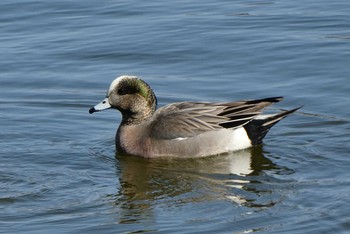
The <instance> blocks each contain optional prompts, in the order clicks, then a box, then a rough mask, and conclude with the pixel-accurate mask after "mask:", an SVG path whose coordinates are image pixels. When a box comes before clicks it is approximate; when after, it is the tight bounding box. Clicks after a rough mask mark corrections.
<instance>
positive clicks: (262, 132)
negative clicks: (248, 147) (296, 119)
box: [244, 106, 302, 145]
mask: <svg viewBox="0 0 350 234" xmlns="http://www.w3.org/2000/svg"><path fill="white" fill-rule="evenodd" d="M301 107H302V106H301ZM301 107H298V108H295V109H292V110H288V111H283V112H281V113H277V114H273V115H261V116H258V118H255V119H253V120H252V121H251V122H249V123H248V124H246V125H244V129H245V130H246V132H247V134H248V137H249V139H250V140H251V141H252V145H259V144H261V143H262V140H263V138H264V137H265V136H266V134H267V133H268V131H269V130H270V128H271V127H272V126H273V125H275V124H276V123H278V122H279V121H280V120H282V119H284V118H285V117H287V116H288V115H290V114H292V113H293V112H295V111H297V110H299V109H300V108H301Z"/></svg>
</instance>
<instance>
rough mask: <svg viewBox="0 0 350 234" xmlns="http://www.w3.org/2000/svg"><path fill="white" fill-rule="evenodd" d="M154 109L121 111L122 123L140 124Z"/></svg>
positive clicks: (150, 115) (149, 116)
mask: <svg viewBox="0 0 350 234" xmlns="http://www.w3.org/2000/svg"><path fill="white" fill-rule="evenodd" d="M153 113H154V111H152V110H148V111H138V112H132V111H130V110H128V111H122V124H125V125H137V124H140V123H142V122H144V121H146V120H147V119H149V118H151V117H152V115H153Z"/></svg>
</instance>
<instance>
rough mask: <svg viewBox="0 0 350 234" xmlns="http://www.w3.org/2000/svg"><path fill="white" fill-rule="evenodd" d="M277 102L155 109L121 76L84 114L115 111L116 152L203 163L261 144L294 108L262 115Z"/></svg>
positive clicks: (146, 93)
mask: <svg viewBox="0 0 350 234" xmlns="http://www.w3.org/2000/svg"><path fill="white" fill-rule="evenodd" d="M281 100H282V97H271V98H265V99H259V100H250V101H238V102H216V103H210V102H178V103H172V104H169V105H166V106H163V107H161V108H159V109H156V107H157V98H156V96H155V94H154V92H153V90H152V89H151V87H150V86H149V85H148V84H147V83H146V82H144V81H143V80H141V79H139V78H137V77H135V76H120V77H118V78H116V79H115V80H114V81H113V82H112V83H111V85H110V87H109V89H108V91H107V95H106V98H105V99H103V100H102V102H100V103H99V104H97V105H96V106H94V107H92V108H91V109H90V110H89V113H90V114H92V113H94V112H97V111H101V110H105V109H109V108H114V109H117V110H119V111H120V112H121V113H122V121H121V124H120V126H119V128H118V131H117V133H116V138H115V142H116V148H117V151H118V152H122V153H126V154H131V155H138V156H142V157H146V158H153V157H187V158H188V157H204V156H209V155H217V154H222V153H225V152H229V151H236V150H242V149H246V148H249V147H251V146H254V145H258V144H261V143H262V139H263V138H264V136H265V135H266V133H267V132H268V131H269V129H270V128H271V127H272V126H273V125H274V124H276V123H277V122H278V121H280V120H281V119H283V118H285V117H286V116H288V115H289V114H291V113H293V112H294V111H296V110H297V109H299V108H296V109H293V110H289V111H283V112H279V113H277V114H269V115H263V114H261V112H262V110H263V109H264V108H265V107H267V106H269V105H271V104H273V103H276V102H279V101H281Z"/></svg>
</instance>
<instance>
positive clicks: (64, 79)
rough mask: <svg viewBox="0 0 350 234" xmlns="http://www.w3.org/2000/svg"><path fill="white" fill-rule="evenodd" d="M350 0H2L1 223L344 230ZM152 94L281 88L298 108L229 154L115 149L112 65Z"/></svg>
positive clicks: (60, 228)
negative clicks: (146, 155)
mask: <svg viewBox="0 0 350 234" xmlns="http://www.w3.org/2000/svg"><path fill="white" fill-rule="evenodd" d="M349 9H350V2H349V1H347V0H339V1H335V2H329V1H322V0H314V1H312V0H309V1H303V2H302V3H301V2H298V1H285V0H281V1H256V0H252V1H234V2H231V1H212V0H205V1H193V0H192V1H180V2H179V1H176V2H174V3H171V2H167V3H165V2H160V1H159V2H158V1H153V2H152V3H150V2H147V1H125V2H121V1H119V2H117V1H103V2H99V1H80V2H78V1H31V0H18V1H8V0H3V1H1V3H0V13H1V14H0V22H1V29H0V30H1V34H0V52H1V53H0V54H1V55H0V56H1V60H0V64H1V65H0V67H1V69H0V84H1V85H0V105H1V111H0V126H1V131H0V165H1V167H0V232H2V233H40V232H50V233H96V232H101V233H133V232H140V233H142V232H151V233H157V232H158V233H204V232H208V233H210V232H211V233H213V232H215V233H249V232H259V233H260V232H262V233H281V232H288V233H329V232H337V233H346V232H349V229H350V218H349V215H350V211H349V209H348V204H349V202H350V197H349V193H350V179H349V178H350V177H349V167H350V158H349V151H350V144H349V140H350V139H349V129H350V123H349V115H350V108H349V104H350V96H349V91H350V86H349V77H348V76H349V74H350V67H349V61H350V50H349V46H350V18H349V13H350V12H349ZM122 74H131V75H138V76H141V77H142V78H143V79H145V80H146V81H147V82H148V83H149V84H150V85H151V86H152V87H153V88H154V91H155V92H156V94H157V96H158V101H159V104H160V105H165V104H167V103H171V102H176V101H182V100H197V101H199V100H201V101H230V100H239V99H251V98H263V97H269V96H279V95H283V96H285V100H284V101H283V102H282V103H280V104H278V105H276V106H274V107H273V108H271V110H272V111H277V110H278V109H279V108H283V109H289V108H293V107H297V106H300V105H304V107H303V108H302V110H301V111H300V112H299V113H297V114H294V115H293V116H291V117H288V118H287V119H285V120H283V121H282V122H280V123H279V124H278V125H277V126H275V127H274V128H273V129H272V130H271V132H270V133H269V135H268V136H267V137H266V139H265V144H264V145H263V146H261V147H257V148H254V149H251V150H246V151H242V152H236V153H231V154H228V155H222V156H215V157H209V158H204V159H189V160H145V159H141V158H137V157H123V156H118V155H116V152H115V149H114V140H113V139H114V134H115V130H116V127H117V126H118V124H119V122H120V115H119V114H118V113H116V112H115V111H106V112H102V113H97V114H95V115H89V114H88V109H89V108H90V107H91V106H93V105H95V104H96V103H97V102H99V101H100V100H101V99H102V98H103V96H104V94H105V91H106V90H107V87H108V85H109V83H110V82H111V81H112V80H113V79H114V78H115V77H116V76H118V75H122Z"/></svg>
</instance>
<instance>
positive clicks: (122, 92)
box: [118, 87, 128, 95]
mask: <svg viewBox="0 0 350 234" xmlns="http://www.w3.org/2000/svg"><path fill="white" fill-rule="evenodd" d="M127 93H128V89H127V88H125V87H121V88H119V89H118V94H119V95H125V94H127Z"/></svg>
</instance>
